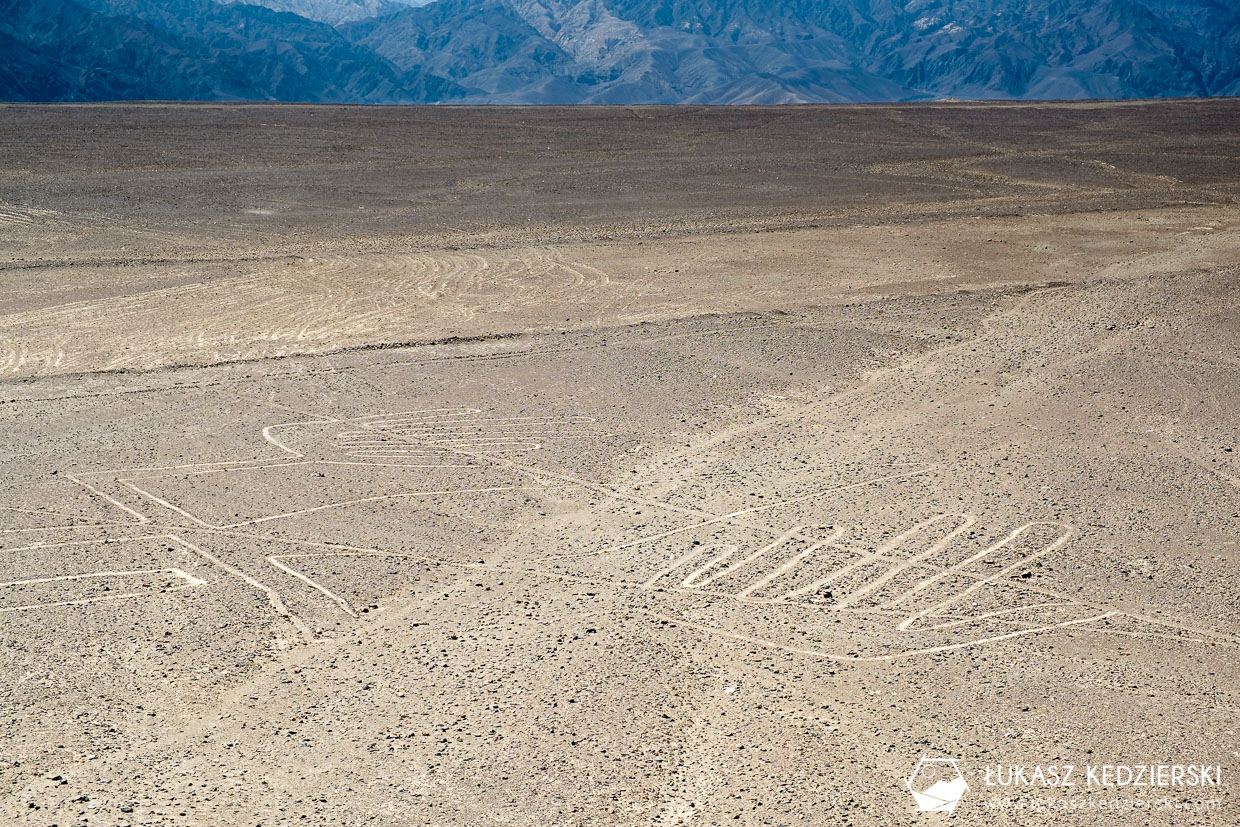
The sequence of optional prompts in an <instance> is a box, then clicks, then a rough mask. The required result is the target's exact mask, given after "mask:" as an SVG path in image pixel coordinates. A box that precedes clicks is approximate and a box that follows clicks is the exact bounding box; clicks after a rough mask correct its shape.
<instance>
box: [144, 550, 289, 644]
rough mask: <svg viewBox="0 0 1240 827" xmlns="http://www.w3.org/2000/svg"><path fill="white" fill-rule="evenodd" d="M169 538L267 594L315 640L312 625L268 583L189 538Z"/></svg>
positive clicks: (279, 610)
mask: <svg viewBox="0 0 1240 827" xmlns="http://www.w3.org/2000/svg"><path fill="white" fill-rule="evenodd" d="M168 539H169V540H171V541H173V542H174V543H177V544H178V545H181V546H184V547H185V548H187V549H189V550H190V551H192V552H194V553H195V554H197V555H199V556H200V557H202V558H203V559H205V560H206V561H208V562H210V563H213V564H214V565H216V566H219V567H220V568H221V569H223V570H224V571H226V572H228V573H229V574H231V575H232V576H233V577H236V578H239V579H240V580H243V581H244V582H246V583H248V584H249V585H251V586H253V587H254V588H256V589H258V590H259V591H260V592H262V593H263V594H264V595H266V597H267V602H268V603H270V604H271V608H272V609H274V610H275V612H276V614H277V615H279V616H280V617H283V618H286V619H287V620H288V621H289V622H290V623H292V624H293V626H295V627H296V628H297V631H299V632H301V634H302V637H303V638H305V639H306V640H307V641H313V640H314V633H313V632H311V631H310V627H308V626H307V625H306V624H305V623H304V622H303V621H302V619H301V618H300V617H298V616H297V615H295V614H293V613H292V612H290V611H289V610H288V607H287V606H285V605H284V601H283V600H281V599H280V595H278V594H276V593H275V592H274V591H273V590H272V589H271V588H270V587H269V586H267V585H266V584H264V583H262V582H260V581H258V580H255V579H254V578H253V577H251V576H250V575H248V574H246V573H245V572H243V571H242V570H241V569H239V568H237V567H236V566H230V565H229V564H228V563H225V562H224V561H223V560H221V559H220V558H218V557H216V556H215V555H214V554H211V553H210V552H208V551H204V550H203V549H201V548H199V547H198V546H196V545H194V544H193V543H191V542H189V541H188V540H184V539H182V538H180V537H177V536H174V535H168Z"/></svg>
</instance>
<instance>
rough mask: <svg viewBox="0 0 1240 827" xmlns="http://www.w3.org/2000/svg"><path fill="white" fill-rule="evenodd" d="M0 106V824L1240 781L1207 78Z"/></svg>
mask: <svg viewBox="0 0 1240 827" xmlns="http://www.w3.org/2000/svg"><path fill="white" fill-rule="evenodd" d="M0 111H3V113H4V117H3V118H0V160H2V163H0V284H3V287H4V289H3V290H2V291H0V427H2V428H3V433H4V440H3V442H2V443H0V458H2V459H3V468H4V475H3V477H2V478H0V639H2V640H3V646H0V657H2V658H3V666H4V668H3V670H0V676H2V677H0V699H2V701H0V710H3V712H4V715H3V721H4V723H3V726H0V820H2V821H4V822H5V823H13V824H31V825H52V824H56V825H65V824H80V823H90V824H150V825H156V824H160V825H162V824H187V825H242V824H244V825H255V824H263V825H284V824H323V825H363V824H365V825H375V824H380V825H386V824H392V825H398V824H428V825H429V824H433V825H477V824H492V823H503V824H520V825H530V824H539V825H542V824H546V825H553V824H554V825H560V824H563V825H583V824H599V825H605V824H606V825H610V824H633V825H637V824H702V825H716V824H742V825H767V824H770V825H777V824H789V825H790V824H806V825H837V824H839V825H842V824H852V825H893V824H945V823H951V822H956V823H962V824H979V825H980V824H985V825H992V824H997V825H1005V824H1053V825H1094V824H1124V825H1127V824H1209V825H1231V824H1235V823H1237V821H1240V809H1237V808H1238V807H1240V802H1238V801H1237V798H1236V795H1235V792H1234V791H1235V789H1236V787H1235V784H1236V783H1237V782H1236V781H1235V780H1234V774H1235V771H1236V770H1237V768H1238V767H1240V761H1238V760H1237V759H1240V746H1238V741H1237V707H1238V704H1240V648H1238V647H1240V602H1238V598H1240V580H1238V578H1237V567H1238V565H1240V549H1238V548H1237V529H1238V528H1240V490H1237V489H1240V462H1238V461H1237V459H1236V457H1237V455H1238V453H1240V414H1238V413H1237V411H1238V410H1240V361H1238V360H1237V356H1236V354H1237V352H1240V350H1238V346H1240V294H1238V293H1237V290H1236V281H1237V278H1240V210H1238V209H1237V207H1236V205H1235V196H1236V194H1237V192H1240V130H1237V129H1236V125H1237V123H1240V103H1237V102H1235V101H1216V102H1209V103H1205V102H1192V101H1187V102H1178V103H1159V104H1150V103H1137V104H1122V105H1121V104H1089V105H1085V104H1064V105H1021V106H1010V105H939V106H918V107H888V106H883V107H825V108H823V107H804V108H801V107H798V108H794V109H756V110H694V109H676V108H672V109H662V108H659V109H636V110H633V109H590V110H576V111H574V110H556V109H547V110H541V109H540V110H504V109H485V110H473V109H419V110H399V109H357V108H342V109H331V108H324V107H265V106H237V107H229V106H215V105H211V106H131V107H112V106H80V107H68V106H66V107H14V106H9V107H3V108H0ZM923 756H924V757H927V758H932V759H934V758H946V759H957V764H956V769H958V770H959V771H960V772H961V773H962V775H963V777H964V779H965V780H966V782H967V783H968V785H969V790H968V791H967V792H966V793H965V794H964V796H963V798H962V799H961V800H960V802H959V804H958V806H957V808H956V809H955V811H954V814H951V815H948V814H942V813H924V812H918V810H917V802H916V801H915V799H914V797H913V796H912V795H911V794H910V789H909V782H910V780H911V781H912V784H913V786H914V787H915V788H917V789H919V790H924V789H925V784H924V783H923V780H924V775H922V774H919V775H918V776H914V770H915V768H917V766H918V762H919V759H921V758H922V757H923ZM1068 764H1071V765H1073V766H1075V767H1077V770H1076V772H1078V773H1080V777H1079V780H1080V784H1079V785H1078V786H1075V787H1043V786H1041V785H1035V786H1016V787H1013V786H1001V785H994V784H988V777H987V770H988V769H991V770H993V768H994V767H1004V768H1006V767H1010V766H1012V765H1022V766H1026V767H1028V768H1030V770H1032V767H1034V766H1049V765H1055V766H1057V767H1063V766H1064V765H1068ZM1121 764H1122V765H1134V766H1135V765H1148V764H1169V765H1185V764H1193V765H1207V766H1210V767H1217V768H1219V774H1220V776H1221V778H1220V783H1219V784H1217V785H1213V784H1211V785H1207V786H1204V787H1186V786H1183V785H1177V786H1168V787H1152V788H1151V787H1121V788H1115V787H1106V786H1090V785H1088V784H1087V783H1085V782H1086V779H1085V776H1084V774H1085V771H1086V767H1089V766H1095V765H1121ZM938 766H940V767H943V766H945V765H942V764H940V765H938ZM954 772H955V770H954V769H953V770H951V771H949V775H950V776H951V777H954ZM991 780H993V776H992V778H991Z"/></svg>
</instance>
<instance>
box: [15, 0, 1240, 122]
mask: <svg viewBox="0 0 1240 827" xmlns="http://www.w3.org/2000/svg"><path fill="white" fill-rule="evenodd" d="M78 1H79V2H81V3H85V4H86V5H87V6H89V10H87V9H83V8H82V7H81V6H78V5H75V3H74V2H73V0H61V1H60V2H56V0H0V57H2V58H3V60H4V62H3V63H0V96H3V97H5V98H6V99H13V100H17V99H29V100H92V99H101V98H143V97H163V98H169V97H171V98H190V99H212V98H219V99H256V100H304V101H325V102H363V103H365V102H370V103H379V102H384V103H409V102H434V101H445V100H447V101H454V102H465V103H616V104H631V103H694V104H728V103H731V104H750V103H801V102H815V101H882V100H917V99H925V98H937V97H958V98H1026V99H1037V98H1087V97H1107V98H1133V97H1157V96H1185V95H1195V96H1208V95H1234V94H1238V93H1240V6H1237V5H1236V4H1235V3H1234V2H1232V0H908V2H898V1H897V0H845V1H843V2H841V0H438V2H432V3H430V4H428V5H423V6H421V7H413V6H411V5H410V4H412V3H417V2H421V0H250V2H254V3H259V4H261V6H260V5H245V4H241V3H233V4H224V3H218V2H212V0H78ZM266 6H272V7H276V8H277V9H285V10H291V11H295V12H298V13H297V14H293V13H289V12H288V11H277V10H273V9H272V8H267V7H266ZM372 14H373V15H375V16H370V17H366V18H365V19H355V18H356V17H358V16H360V15H372ZM311 17H314V18H319V19H318V20H312V19H309V18H311ZM321 20H328V21H331V22H332V23H333V24H334V25H328V24H327V23H324V22H320V21H321Z"/></svg>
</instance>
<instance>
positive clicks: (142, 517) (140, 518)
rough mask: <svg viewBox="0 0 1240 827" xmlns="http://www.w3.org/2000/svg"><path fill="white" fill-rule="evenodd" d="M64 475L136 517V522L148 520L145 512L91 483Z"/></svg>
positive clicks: (146, 521) (70, 475)
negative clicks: (109, 494) (134, 508)
mask: <svg viewBox="0 0 1240 827" xmlns="http://www.w3.org/2000/svg"><path fill="white" fill-rule="evenodd" d="M65 476H66V477H68V478H69V479H71V480H73V481H74V482H76V483H77V484H78V485H80V486H82V487H83V488H85V489H86V490H87V491H89V492H90V493H92V494H94V495H95V496H96V497H99V498H101V499H103V500H105V501H107V502H109V503H111V504H112V505H114V506H116V507H117V508H119V509H120V510H121V511H124V512H125V513H126V514H129V515H131V516H133V518H134V519H136V520H137V521H138V522H140V523H149V522H150V518H149V517H147V516H146V515H145V514H142V513H140V512H138V511H135V510H133V509H132V508H130V507H129V506H127V505H125V504H124V503H123V502H121V501H120V500H117V499H115V498H113V497H109V496H108V495H107V494H105V493H103V492H102V491H100V490H99V489H98V488H96V487H95V486H93V485H91V484H90V483H88V482H83V481H82V480H80V479H78V478H77V477H75V476H73V475H72V474H65Z"/></svg>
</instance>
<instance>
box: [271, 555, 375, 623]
mask: <svg viewBox="0 0 1240 827" xmlns="http://www.w3.org/2000/svg"><path fill="white" fill-rule="evenodd" d="M342 556H345V555H342V554H315V555H311V554H280V555H272V556H271V557H268V558H267V562H268V563H270V564H271V565H273V566H275V567H276V568H278V569H279V570H280V571H282V572H284V573H285V574H288V575H290V576H292V577H295V578H297V579H298V580H300V581H301V582H303V583H305V584H306V585H307V586H309V587H310V588H312V589H314V590H315V591H318V592H320V593H321V594H322V595H323V596H324V597H326V598H327V599H329V600H331V601H332V602H333V603H335V604H336V605H337V606H339V607H340V608H341V609H343V610H344V612H345V614H347V615H348V616H349V617H357V612H355V611H353V609H352V608H350V606H349V603H348V601H346V600H345V599H344V598H343V597H340V596H339V595H337V594H336V593H335V592H333V591H332V590H331V589H329V588H327V587H326V586H324V585H322V584H321V583H319V582H318V581H317V580H314V579H313V578H311V577H307V576H306V575H305V574H302V573H301V572H299V571H297V570H296V569H291V568H289V567H288V566H286V565H284V564H283V563H281V562H280V561H281V560H291V559H293V558H297V557H342Z"/></svg>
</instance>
